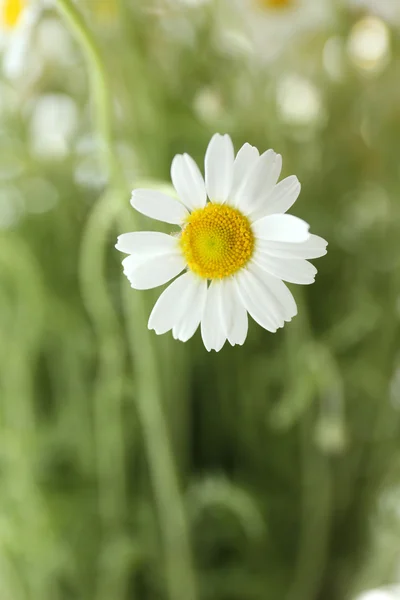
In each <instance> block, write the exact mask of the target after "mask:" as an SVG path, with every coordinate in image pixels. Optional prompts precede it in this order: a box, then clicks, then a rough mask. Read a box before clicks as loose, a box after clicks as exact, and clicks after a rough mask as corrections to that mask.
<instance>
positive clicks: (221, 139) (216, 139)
mask: <svg viewBox="0 0 400 600" xmlns="http://www.w3.org/2000/svg"><path fill="white" fill-rule="evenodd" d="M233 161H234V150H233V144H232V140H231V138H230V137H229V135H227V134H225V135H220V134H219V133H216V134H215V135H213V137H212V138H211V141H210V143H209V144H208V148H207V151H206V156H205V160H204V165H205V173H206V188H207V194H208V197H209V198H210V200H212V201H213V202H225V200H227V199H228V197H229V194H230V191H231V189H232V180H233Z"/></svg>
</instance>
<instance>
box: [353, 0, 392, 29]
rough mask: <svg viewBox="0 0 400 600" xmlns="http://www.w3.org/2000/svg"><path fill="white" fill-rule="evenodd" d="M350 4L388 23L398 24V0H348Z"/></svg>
mask: <svg viewBox="0 0 400 600" xmlns="http://www.w3.org/2000/svg"><path fill="white" fill-rule="evenodd" d="M350 5H351V6H352V7H354V8H360V9H364V10H366V11H368V12H369V13H371V14H374V15H376V16H378V17H381V18H382V19H384V20H385V21H387V22H388V23H391V24H393V25H400V1H399V0H350Z"/></svg>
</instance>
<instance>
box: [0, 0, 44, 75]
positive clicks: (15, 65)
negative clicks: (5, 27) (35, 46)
mask: <svg viewBox="0 0 400 600" xmlns="http://www.w3.org/2000/svg"><path fill="white" fill-rule="evenodd" d="M32 4H33V3H32ZM0 6H1V2H0ZM39 17H40V7H39V6H35V5H34V4H33V6H27V7H26V8H24V9H23V12H22V14H21V16H20V17H19V20H18V24H17V26H16V27H15V28H14V29H13V30H12V31H11V32H10V35H9V36H8V40H7V42H6V46H5V50H4V54H3V72H4V74H5V75H6V76H7V77H10V78H11V79H14V78H18V77H20V76H21V75H22V74H23V72H24V69H27V68H28V69H29V67H27V59H28V58H29V49H30V46H31V44H32V36H33V33H34V29H35V25H36V23H37V21H38V18H39ZM1 25H2V24H1V23H0V27H1Z"/></svg>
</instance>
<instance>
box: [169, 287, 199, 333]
mask: <svg viewBox="0 0 400 600" xmlns="http://www.w3.org/2000/svg"><path fill="white" fill-rule="evenodd" d="M206 298H207V280H206V279H202V278H200V277H195V276H194V285H193V288H192V289H191V293H190V298H189V300H188V304H187V310H186V312H185V314H184V315H183V316H182V318H181V319H180V321H179V323H176V324H175V325H174V328H173V330H172V335H173V336H174V338H175V339H176V340H180V341H181V342H187V340H189V339H190V338H191V337H192V336H193V335H194V334H195V332H196V330H197V328H198V326H199V325H200V321H201V319H202V317H203V312H204V306H205V303H206Z"/></svg>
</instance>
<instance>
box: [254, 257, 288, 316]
mask: <svg viewBox="0 0 400 600" xmlns="http://www.w3.org/2000/svg"><path fill="white" fill-rule="evenodd" d="M249 268H250V270H251V272H252V273H254V274H255V275H256V276H257V277H258V278H259V279H261V280H262V281H263V282H264V284H265V285H266V286H267V287H268V289H269V290H270V291H271V293H272V294H274V296H275V298H276V299H277V301H278V302H279V303H280V304H281V306H282V309H283V312H284V318H285V321H291V320H292V318H293V317H294V316H296V315H297V305H296V301H295V299H294V298H293V295H292V292H291V291H290V290H289V288H288V287H287V286H286V285H285V284H284V283H283V281H281V280H280V279H277V278H276V277H273V276H272V275H269V274H268V273H266V272H265V271H264V270H263V269H261V267H258V265H256V264H253V263H251V265H250V267H249Z"/></svg>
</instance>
